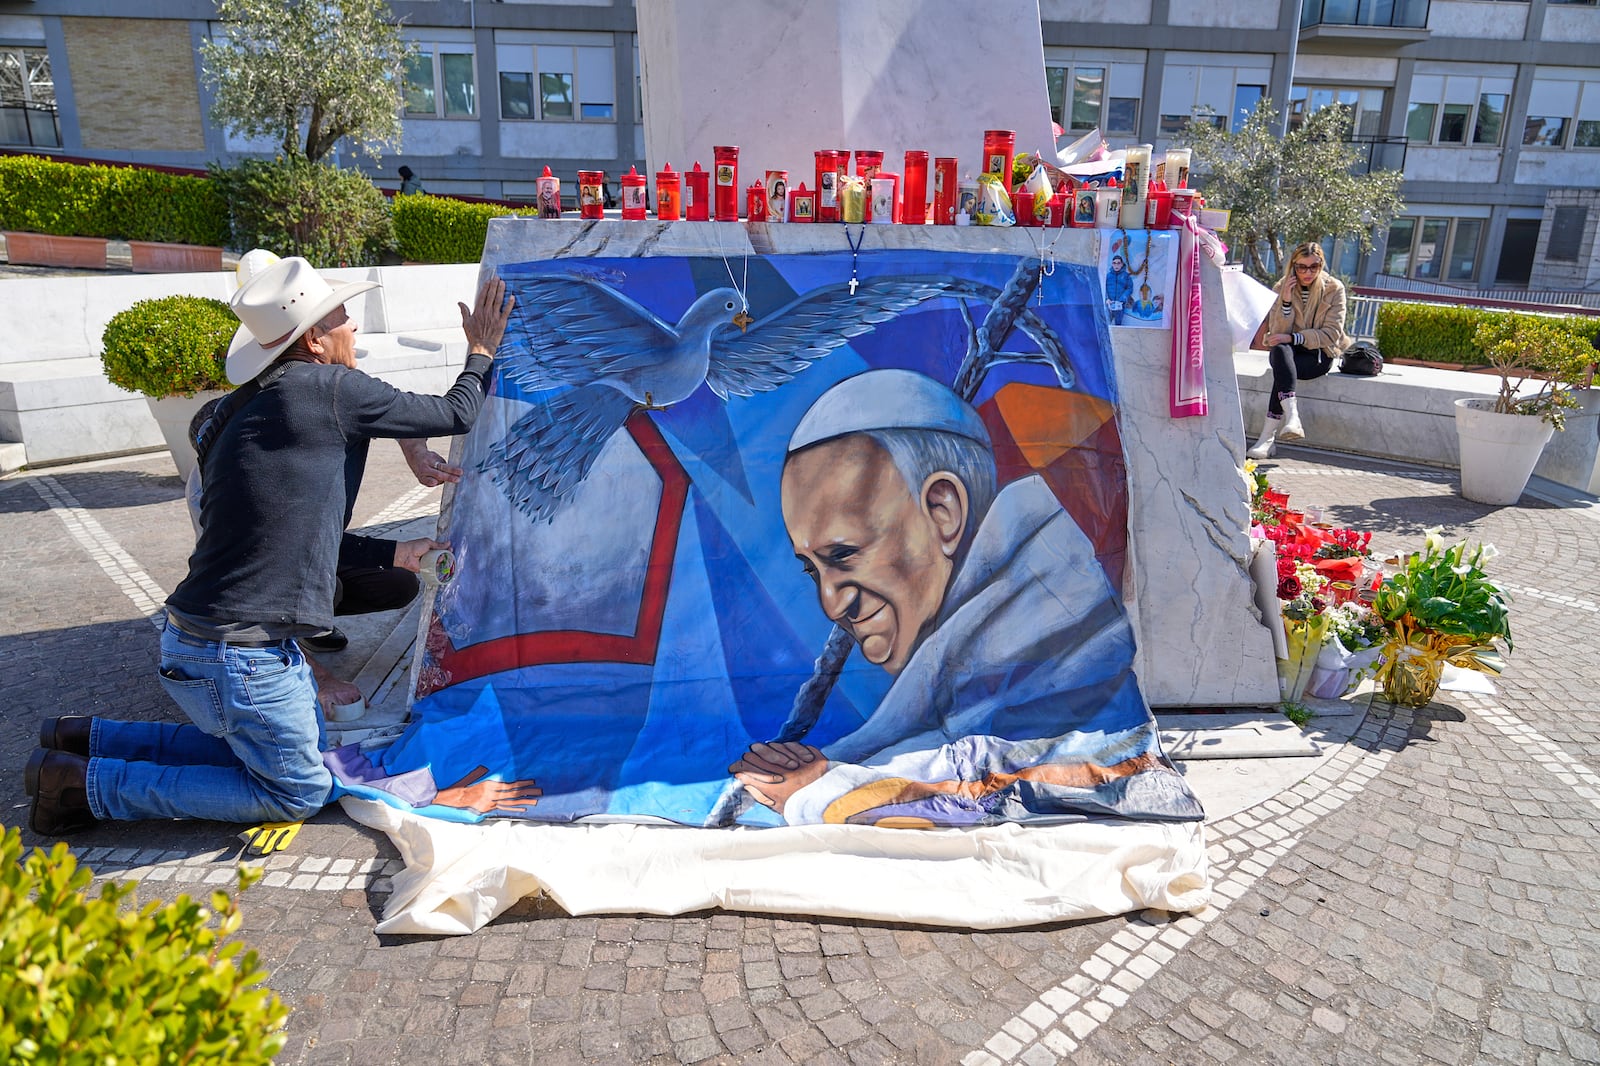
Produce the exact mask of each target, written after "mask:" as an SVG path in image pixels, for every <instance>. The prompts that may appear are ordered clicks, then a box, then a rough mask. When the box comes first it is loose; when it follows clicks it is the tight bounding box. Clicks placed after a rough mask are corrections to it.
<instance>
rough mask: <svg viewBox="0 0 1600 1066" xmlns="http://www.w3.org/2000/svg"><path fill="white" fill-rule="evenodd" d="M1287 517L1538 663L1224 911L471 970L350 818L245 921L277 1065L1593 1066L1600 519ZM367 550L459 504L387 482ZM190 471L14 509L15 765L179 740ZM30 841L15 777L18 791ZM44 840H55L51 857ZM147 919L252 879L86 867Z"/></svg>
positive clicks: (1247, 844) (1371, 742)
mask: <svg viewBox="0 0 1600 1066" xmlns="http://www.w3.org/2000/svg"><path fill="white" fill-rule="evenodd" d="M1289 454H1290V457H1289V458H1286V459H1283V460H1280V461H1277V462H1275V463H1273V464H1271V467H1270V473H1271V477H1272V479H1273V481H1274V483H1275V484H1277V485H1278V487H1280V488H1282V489H1285V490H1287V491H1289V492H1290V493H1291V494H1292V495H1293V497H1294V499H1295V501H1296V503H1303V504H1305V505H1317V504H1320V505H1321V506H1322V507H1323V508H1324V510H1325V512H1326V515H1327V517H1329V518H1330V519H1331V520H1332V521H1334V522H1336V523H1338V524H1345V525H1351V526H1355V527H1357V528H1362V529H1370V530H1373V531H1374V548H1375V549H1377V550H1378V552H1379V553H1380V555H1383V556H1386V555H1388V554H1390V553H1392V552H1394V551H1396V550H1402V549H1404V550H1409V549H1411V548H1414V547H1416V546H1418V544H1419V543H1420V538H1421V534H1422V531H1423V529H1424V528H1426V527H1428V526H1433V525H1441V526H1443V527H1444V532H1445V534H1446V536H1449V537H1455V536H1466V537H1470V538H1474V539H1479V538H1481V539H1484V540H1488V541H1492V542H1493V543H1495V544H1496V545H1497V546H1498V547H1499V548H1500V550H1501V553H1502V554H1501V555H1500V557H1499V558H1498V559H1496V560H1495V561H1494V563H1493V570H1494V572H1495V574H1496V575H1497V576H1499V577H1502V578H1503V579H1504V581H1505V582H1506V584H1508V585H1509V586H1511V587H1512V589H1513V591H1514V592H1515V596H1516V598H1515V603H1514V605H1513V626H1514V635H1515V637H1516V650H1515V652H1514V654H1513V655H1512V656H1511V657H1510V659H1509V663H1510V669H1509V671H1508V673H1507V674H1506V675H1505V676H1504V677H1503V678H1501V679H1500V680H1499V682H1498V688H1499V691H1498V694H1497V695H1494V696H1468V695H1462V694H1457V693H1450V692H1445V693H1441V695H1440V697H1439V699H1437V700H1436V701H1435V702H1434V703H1433V704H1432V705H1430V706H1429V707H1427V708H1424V709H1422V710H1420V711H1417V712H1411V711H1406V710H1403V709H1396V708H1392V707H1390V706H1389V705H1387V704H1385V703H1383V702H1381V701H1379V702H1377V703H1374V704H1373V707H1372V709H1371V711H1370V712H1369V713H1368V715H1367V718H1366V721H1365V722H1364V723H1363V724H1362V725H1361V727H1360V729H1359V731H1358V732H1357V733H1356V735H1355V737H1354V738H1353V740H1352V741H1351V742H1350V743H1349V744H1347V745H1345V746H1344V747H1343V748H1342V749H1341V750H1340V751H1339V753H1338V754H1337V755H1336V756H1335V757H1333V758H1331V759H1328V760H1325V761H1323V762H1321V763H1320V764H1319V768H1318V769H1317V770H1316V772H1315V773H1312V774H1311V775H1310V776H1308V777H1306V778H1305V779H1304V780H1301V781H1299V782H1298V783H1296V784H1294V785H1293V787H1291V788H1289V789H1287V790H1285V791H1284V792H1283V793H1281V794H1279V795H1278V796H1276V797H1275V798H1273V799H1271V800H1269V801H1267V802H1264V803H1262V804H1260V805H1258V806H1256V807H1253V808H1250V809H1248V810H1245V811H1243V812H1241V813H1239V814H1236V815H1233V816H1230V817H1228V818H1224V819H1220V820H1218V821H1215V822H1213V823H1212V824H1211V825H1210V827H1209V829H1208V832H1209V834H1210V840H1211V842H1212V856H1213V860H1214V864H1215V865H1214V872H1215V875H1216V881H1217V894H1216V905H1215V906H1213V907H1212V908H1210V909H1208V910H1207V911H1205V912H1203V913H1201V914H1199V915H1194V916H1169V915H1166V914H1158V913H1146V914H1143V915H1130V916H1126V917H1119V918H1111V919H1103V920H1098V921H1086V922H1076V923H1065V924H1059V925H1054V926H1049V927H1044V928H1035V929H1027V930H1019V931H1013V932H982V933H973V932H961V931H951V930H943V929H935V928H916V927H906V926H889V925H881V924H873V923H866V922H839V921H828V922H819V921H814V920H810V919H806V918H802V917H792V918H775V917H766V916H750V915H742V914H726V913H705V914H696V915H690V916H685V917H676V918H658V917H637V916H626V915H619V916H612V917H599V918H570V917H567V916H565V915H564V914H562V913H560V912H559V911H557V910H556V909H555V908H553V907H552V906H551V905H550V904H548V903H543V902H540V901H524V902H523V903H521V904H519V905H518V906H516V907H515V908H513V910H512V911H510V912H508V913H507V914H505V915H503V916H501V917H500V918H499V919H497V920H496V921H495V922H493V923H492V924H491V925H490V926H489V927H487V928H485V929H483V930H481V931H480V932H478V933H476V934H473V935H471V936H468V937H462V938H455V939H429V938H420V937H419V938H397V937H379V936H376V935H374V933H373V931H372V929H373V924H374V922H375V919H376V915H377V914H378V912H379V911H380V910H381V909H382V906H383V904H384V902H385V900H386V898H387V882H386V879H385V878H386V874H387V873H389V872H391V871H392V870H393V869H396V868H397V867H398V860H397V857H396V853H395V851H394V849H393V848H392V847H391V846H390V844H389V843H388V841H387V840H386V839H383V838H381V837H377V836H375V835H373V834H372V833H370V832H369V831H367V830H365V829H363V828H361V827H358V826H354V825H352V824H351V823H349V822H348V821H347V820H346V819H344V818H343V816H342V815H341V814H340V813H339V812H338V811H337V809H335V810H332V811H330V812H326V813H324V814H323V815H321V816H320V817H318V818H316V819H314V820H312V821H311V822H309V823H308V824H307V825H306V827H305V829H304V830H303V831H302V832H301V834H300V836H299V838H298V839H297V840H296V841H295V842H294V844H293V845H292V846H291V847H290V849H289V850H288V851H287V852H285V853H282V854H279V855H276V856H273V857H272V858H271V859H270V860H268V862H267V866H268V868H269V869H268V875H267V878H266V880H265V882H264V883H263V884H262V885H259V886H257V887H256V888H253V889H252V890H251V891H250V892H249V894H248V895H247V896H246V901H245V902H246V907H245V911H246V923H245V935H246V937H247V938H248V939H249V940H250V942H251V943H252V944H253V945H255V946H256V947H258V948H259V949H260V951H261V953H262V955H263V957H264V962H265V963H266V965H267V966H268V967H269V968H270V970H271V971H272V977H271V982H270V983H271V985H272V987H273V988H275V989H276V990H277V991H278V992H279V994H280V995H282V996H283V997H284V998H285V1000H287V1001H288V1002H289V1003H290V1004H291V1006H292V1007H293V1014H292V1017H291V1020H290V1023H289V1032H290V1039H289V1044H288V1047H287V1049H286V1050H285V1051H284V1053H283V1054H282V1056H280V1059H279V1061H280V1062H283V1063H305V1064H313V1063H317V1064H320V1063H338V1064H344V1063H357V1064H367V1063H399V1062H444V1063H458V1062H459V1063H468V1062H470V1063H484V1064H489V1063H538V1064H540V1066H553V1064H559V1063H630V1062H649V1063H673V1062H702V1061H706V1062H730V1063H731V1062H740V1063H744V1062H748V1063H771V1064H780V1063H806V1064H807V1066H826V1064H832V1063H853V1064H865V1063H878V1062H884V1063H919V1064H921V1063H962V1064H964V1066H991V1064H995V1063H1024V1064H1028V1066H1038V1064H1043V1063H1053V1062H1058V1061H1070V1062H1072V1063H1075V1064H1076V1063H1173V1062H1176V1063H1209V1062H1239V1063H1368V1062H1392V1063H1408V1062H1418V1063H1433V1062H1440V1063H1476V1062H1486V1063H1528V1064H1539V1066H1549V1064H1555V1063H1570V1062H1600V1038H1597V1035H1596V1034H1597V1032H1600V917H1597V916H1596V915H1597V913H1600V912H1597V911H1596V910H1595V909H1594V908H1592V907H1590V906H1589V905H1588V903H1589V899H1590V897H1591V895H1593V894H1597V893H1600V776H1597V774H1596V769H1597V768H1600V713H1597V712H1596V711H1595V710H1594V709H1593V708H1592V705H1591V704H1592V700H1591V698H1590V694H1591V693H1592V692H1593V691H1594V690H1595V689H1596V681H1597V679H1600V668H1597V667H1596V665H1595V659H1594V656H1593V654H1592V653H1591V650H1590V648H1589V646H1588V643H1589V642H1588V640H1587V639H1586V638H1589V637H1590V636H1591V635H1592V634H1594V633H1595V632H1596V628H1597V627H1596V613H1597V611H1600V577H1597V571H1600V538H1597V537H1596V534H1597V533H1600V523H1597V521H1596V518H1597V516H1600V511H1595V510H1593V509H1592V508H1591V506H1590V505H1589V504H1587V503H1584V502H1582V501H1578V502H1572V501H1567V502H1557V501H1556V500H1555V499H1554V498H1553V497H1552V499H1550V500H1544V499H1539V498H1535V497H1534V496H1532V495H1530V496H1527V497H1524V500H1523V502H1522V505H1521V506H1519V507H1514V508H1488V507H1483V506H1479V505H1476V504H1471V503H1468V502H1466V501H1464V500H1462V499H1461V498H1460V496H1459V495H1457V493H1456V486H1455V477H1454V474H1453V473H1448V472H1442V471H1435V470H1425V469H1418V468H1410V467H1397V466H1396V467H1391V466H1387V465H1385V464H1381V463H1378V462H1375V461H1366V460H1356V459H1352V458H1349V457H1335V456H1330V455H1326V454H1319V453H1315V452H1311V451H1291V452H1290V453H1289ZM373 466H374V469H373V470H372V472H371V473H370V475H369V477H368V480H367V486H366V489H365V490H364V494H363V497H362V500H361V503H360V505H359V507H358V509H357V523H358V524H360V523H371V522H375V521H396V520H399V519H403V518H406V517H410V516H412V515H414V514H421V513H425V512H427V511H428V510H429V509H430V508H436V507H437V493H423V492H420V491H418V490H417V489H416V486H415V484H414V483H412V482H410V481H409V475H408V474H407V472H406V471H405V469H404V467H403V465H402V464H401V463H400V461H399V458H398V455H395V454H392V453H390V452H389V451H388V450H378V449H375V450H374V463H373ZM180 496H181V493H180V487H179V485H178V482H177V479H176V477H175V476H173V474H172V467H171V465H170V461H168V460H167V459H166V458H165V456H159V457H157V456H143V457H137V458H133V459H126V460H117V461H110V462H105V463H100V464H86V465H83V466H78V467H68V468H60V469H57V470H45V471H40V472H36V473H23V474H20V475H14V476H12V477H10V478H7V479H3V480H0V515H3V519H0V521H3V522H4V529H5V536H4V537H3V538H0V573H3V574H4V575H5V581H4V583H3V584H0V603H3V604H4V606H5V608H6V610H5V611H4V614H3V616H0V661H4V662H6V663H7V664H8V667H9V669H7V670H6V671H5V672H4V673H3V674H0V759H3V760H4V761H5V764H6V765H7V766H10V767H13V768H20V766H21V765H22V763H23V761H24V759H25V758H26V755H27V752H28V751H29V750H30V749H31V747H32V745H33V739H32V738H33V732H34V729H35V727H36V723H37V720H38V719H39V718H40V717H41V716H44V715H48V714H56V713H71V712H76V713H85V712H86V713H111V714H115V715H118V716H121V717H132V718H144V719H171V718H173V717H174V716H175V715H176V714H177V712H176V710H175V708H173V707H171V706H170V705H169V704H168V703H167V702H166V700H165V697H164V696H163V695H162V693H161V691H160V689H159V688H158V687H157V684H156V682H155V678H154V666H155V655H156V638H155V630H154V627H153V626H152V624H151V622H150V620H149V613H150V612H151V611H152V610H153V609H154V605H155V604H157V603H159V602H160V600H161V598H162V597H163V596H164V595H165V590H168V589H170V588H171V587H172V586H173V585H174V584H175V583H176V581H177V580H178V578H179V577H180V576H181V575H182V573H183V569H184V558H185V554H186V552H187V549H188V546H189V540H188V538H189V534H188V527H187V521H186V519H185V517H184V513H183V504H182V501H181V498H180ZM0 803H3V804H4V805H5V822H6V824H22V823H23V822H25V821H26V806H25V805H24V796H23V794H22V783H21V774H20V773H18V772H12V773H11V774H8V775H7V776H6V778H5V779H4V781H3V782H0ZM29 839H32V838H31V836H30V837H29ZM74 845H75V847H76V848H77V850H78V852H79V854H80V855H81V856H82V857H83V858H84V859H86V860H87V861H89V862H90V863H91V864H92V865H93V866H94V867H95V868H96V869H97V870H99V871H101V872H102V873H106V874H117V875H120V874H127V875H132V876H137V877H140V878H142V879H143V881H144V888H143V889H142V890H141V893H142V895H143V896H144V897H146V898H155V897H169V896H171V895H174V894H176V893H177V892H179V891H188V892H191V893H193V892H195V891H197V889H198V888H199V887H200V886H202V885H207V884H211V883H219V884H220V883H227V882H228V881H230V880H231V877H232V874H231V870H232V861H233V859H234V858H235V857H236V856H237V854H238V850H239V846H240V844H239V841H238V839H237V838H236V837H235V836H234V829H233V828H232V827H226V826H220V825H216V824H211V823H195V824H179V823H171V824H141V825H124V826H106V827H100V828H97V829H95V830H94V831H92V832H89V833H85V834H83V835H82V836H80V837H78V838H75V840H74Z"/></svg>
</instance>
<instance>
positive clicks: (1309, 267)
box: [1294, 263, 1322, 274]
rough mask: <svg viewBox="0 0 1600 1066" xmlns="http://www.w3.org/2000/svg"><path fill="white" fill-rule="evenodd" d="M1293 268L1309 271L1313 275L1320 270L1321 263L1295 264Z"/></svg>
mask: <svg viewBox="0 0 1600 1066" xmlns="http://www.w3.org/2000/svg"><path fill="white" fill-rule="evenodd" d="M1294 268H1295V270H1306V271H1310V272H1311V273H1313V274H1315V273H1316V272H1317V271H1319V270H1321V269H1322V264H1321V263H1296V264H1295V265H1294Z"/></svg>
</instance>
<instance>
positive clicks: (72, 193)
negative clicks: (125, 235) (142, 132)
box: [0, 155, 122, 237]
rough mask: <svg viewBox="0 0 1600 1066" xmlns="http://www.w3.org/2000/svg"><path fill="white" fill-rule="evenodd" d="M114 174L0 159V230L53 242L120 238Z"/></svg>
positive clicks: (26, 157) (28, 157) (34, 158)
mask: <svg viewBox="0 0 1600 1066" xmlns="http://www.w3.org/2000/svg"><path fill="white" fill-rule="evenodd" d="M117 173H118V171H117V169H116V168H114V167H102V166H74V165H72V164H70V163H56V162H53V161H51V160H49V159H40V158H39V157H38V156H31V155H17V156H5V157H0V229H6V230H20V231H22V232H25V233H48V234H50V235H52V236H56V237H120V236H122V234H121V233H119V232H118V230H119V229H120V228H121V227H120V226H119V224H118V223H119V220H118V218H117V217H116V207H117V203H116V198H115V197H114V196H113V195H112V190H113V189H114V188H115V179H116V176H117Z"/></svg>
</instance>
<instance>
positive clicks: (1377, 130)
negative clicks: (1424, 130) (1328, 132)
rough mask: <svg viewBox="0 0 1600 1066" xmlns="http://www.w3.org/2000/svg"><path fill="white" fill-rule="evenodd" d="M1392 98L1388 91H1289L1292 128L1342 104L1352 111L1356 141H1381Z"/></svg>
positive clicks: (1341, 88)
mask: <svg viewBox="0 0 1600 1066" xmlns="http://www.w3.org/2000/svg"><path fill="white" fill-rule="evenodd" d="M1388 96H1389V93H1388V91H1387V90H1384V89H1358V88H1354V87H1351V86H1343V85H1339V86H1335V85H1296V86H1295V87H1294V88H1293V89H1291V90H1290V91H1289V128H1290V129H1292V130H1297V129H1299V128H1300V124H1301V123H1303V122H1304V121H1305V120H1306V118H1307V117H1308V116H1310V115H1311V114H1312V112H1315V111H1321V110H1322V109H1323V108H1325V107H1332V106H1333V105H1334V104H1338V105H1340V106H1341V107H1348V108H1349V109H1350V132H1351V134H1353V135H1354V136H1356V137H1379V136H1382V135H1383V107H1384V104H1385V103H1386V102H1387V101H1388Z"/></svg>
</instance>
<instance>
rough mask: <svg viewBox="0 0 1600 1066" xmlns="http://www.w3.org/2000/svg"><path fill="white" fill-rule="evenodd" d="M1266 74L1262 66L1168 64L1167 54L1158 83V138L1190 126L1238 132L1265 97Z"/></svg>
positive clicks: (1202, 62)
mask: <svg viewBox="0 0 1600 1066" xmlns="http://www.w3.org/2000/svg"><path fill="white" fill-rule="evenodd" d="M1197 58H1198V57H1197ZM1270 73H1271V72H1270V69H1269V68H1267V67H1265V66H1243V65H1239V66H1236V65H1234V64H1231V63H1230V64H1228V65H1226V66H1220V65H1219V66H1213V65H1211V63H1210V62H1204V61H1197V62H1192V63H1184V62H1172V56H1171V55H1170V54H1169V56H1168V65H1167V68H1166V71H1165V73H1164V75H1163V77H1162V81H1161V110H1160V112H1159V114H1160V116H1161V117H1160V121H1159V122H1158V123H1157V129H1158V132H1159V134H1160V135H1161V136H1163V137H1171V136H1176V135H1178V134H1180V133H1182V132H1183V130H1184V128H1185V127H1186V126H1188V125H1189V124H1190V123H1193V122H1209V123H1211V124H1212V125H1214V126H1216V127H1217V128H1218V129H1224V130H1238V129H1239V128H1240V127H1241V126H1242V125H1243V124H1244V122H1245V120H1246V119H1248V118H1249V117H1250V115H1251V114H1252V113H1253V112H1254V111H1255V109H1256V105H1257V104H1259V103H1260V102H1261V100H1262V99H1263V98H1264V97H1265V96H1266V94H1267V79H1268V77H1269V75H1270Z"/></svg>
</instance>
